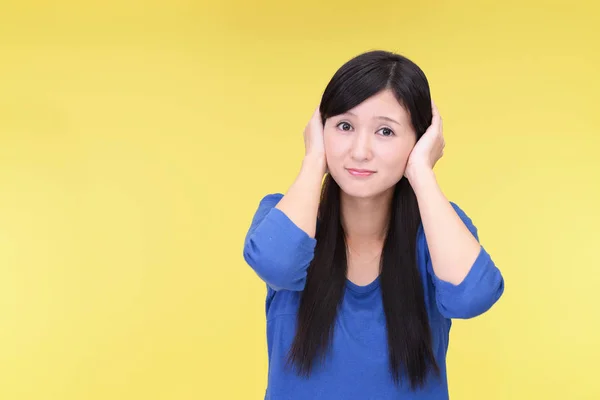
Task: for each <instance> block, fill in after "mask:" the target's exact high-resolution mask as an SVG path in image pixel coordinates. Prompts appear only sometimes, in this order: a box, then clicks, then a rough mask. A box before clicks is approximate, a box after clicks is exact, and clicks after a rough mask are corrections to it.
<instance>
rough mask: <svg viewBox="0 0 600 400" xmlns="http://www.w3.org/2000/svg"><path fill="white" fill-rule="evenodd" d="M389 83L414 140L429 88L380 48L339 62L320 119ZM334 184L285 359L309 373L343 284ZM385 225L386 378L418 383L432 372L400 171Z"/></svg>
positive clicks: (324, 196) (328, 183)
mask: <svg viewBox="0 0 600 400" xmlns="http://www.w3.org/2000/svg"><path fill="white" fill-rule="evenodd" d="M385 89H390V90H391V91H392V92H393V93H394V95H395V97H396V99H397V100H398V102H399V103H400V104H401V105H402V106H403V107H404V108H405V109H406V111H407V112H408V113H409V115H410V119H411V123H412V127H413V129H414V130H415V132H416V135H417V140H418V139H419V138H420V137H421V136H422V135H423V133H425V130H426V129H427V127H429V125H430V124H431V119H432V112H431V95H430V92H429V84H428V81H427V78H426V77H425V74H424V73H423V71H422V70H421V69H420V68H419V67H418V66H417V65H416V64H415V63H413V62H412V61H410V60H409V59H407V58H406V57H403V56H401V55H398V54H395V53H391V52H387V51H381V50H377V51H371V52H367V53H363V54H361V55H358V56H357V57H355V58H353V59H351V60H349V61H348V62H346V63H345V64H344V65H342V67H341V68H340V69H339V70H338V71H337V72H336V73H335V74H334V76H333V77H332V79H331V81H330V82H329V84H328V85H327V87H326V88H325V91H324V93H323V96H322V99H321V105H320V112H321V116H322V122H323V123H325V120H326V119H327V118H330V117H333V116H336V115H339V114H342V113H345V112H347V111H348V110H350V109H352V108H354V107H356V106H357V105H359V104H360V103H362V102H363V101H365V100H367V99H368V98H370V97H371V96H373V95H375V94H377V93H379V92H381V91H382V90H385ZM340 198H341V194H340V187H339V186H338V184H337V183H336V182H335V180H334V179H333V178H332V177H331V175H327V176H326V177H325V182H324V184H323V189H322V193H321V202H320V205H319V211H318V215H319V227H318V229H317V233H316V240H317V244H316V248H315V255H314V258H313V260H312V262H311V264H310V266H309V268H308V271H307V273H308V276H307V281H306V286H305V288H304V290H303V292H302V293H301V299H300V306H299V310H298V320H297V328H296V334H295V337H294V341H293V343H292V346H291V348H290V352H289V354H288V365H293V366H295V367H296V370H297V372H298V374H299V375H303V376H309V375H310V374H311V371H312V370H313V366H314V363H315V362H322V361H323V360H324V359H325V357H326V355H327V352H328V349H329V346H330V342H331V339H332V337H333V330H334V326H335V319H336V315H337V311H338V307H339V305H340V304H341V302H342V299H343V296H344V290H345V286H346V273H347V258H346V240H345V234H344V230H343V227H342V219H341V211H340ZM389 218H390V219H389V226H388V229H387V233H386V237H385V240H384V245H383V251H382V256H381V263H380V284H381V292H382V301H383V309H384V311H385V318H386V325H387V340H388V349H389V367H390V374H391V379H393V381H394V382H395V383H396V384H400V382H401V377H402V376H405V377H406V378H408V381H409V383H410V386H411V388H413V389H416V388H418V387H420V386H422V385H423V384H424V383H425V381H426V379H427V375H428V373H429V372H430V371H434V372H435V373H436V374H439V367H438V365H437V363H436V360H435V357H434V354H433V350H432V338H431V330H430V326H429V319H428V315H427V310H426V308H425V299H424V293H423V287H422V280H421V278H422V277H421V276H420V273H419V270H418V268H417V260H416V242H417V231H418V229H419V225H420V224H421V217H420V213H419V207H418V203H417V199H416V196H415V193H414V191H413V189H412V187H411V186H410V184H409V183H408V181H407V180H406V178H404V177H403V178H402V179H401V180H400V181H399V182H398V183H397V184H396V186H395V188H394V194H393V197H392V204H391V212H390V216H389Z"/></svg>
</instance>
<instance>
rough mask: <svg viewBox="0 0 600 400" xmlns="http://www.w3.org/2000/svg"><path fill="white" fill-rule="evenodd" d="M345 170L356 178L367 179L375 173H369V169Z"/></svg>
mask: <svg viewBox="0 0 600 400" xmlns="http://www.w3.org/2000/svg"><path fill="white" fill-rule="evenodd" d="M346 170H347V171H348V172H349V173H350V175H352V176H358V177H367V176H371V175H373V174H374V173H375V171H371V170H369V169H356V168H347V169H346Z"/></svg>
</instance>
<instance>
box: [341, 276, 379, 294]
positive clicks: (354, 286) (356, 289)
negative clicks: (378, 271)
mask: <svg viewBox="0 0 600 400" xmlns="http://www.w3.org/2000/svg"><path fill="white" fill-rule="evenodd" d="M346 287H347V288H348V289H350V290H352V291H353V292H356V293H368V292H371V291H373V290H375V289H377V288H378V287H379V276H377V278H375V280H373V282H371V283H367V284H366V285H363V286H361V285H357V284H356V283H354V282H352V281H351V280H350V279H348V278H346Z"/></svg>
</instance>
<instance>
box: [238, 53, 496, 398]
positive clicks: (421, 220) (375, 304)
mask: <svg viewBox="0 0 600 400" xmlns="http://www.w3.org/2000/svg"><path fill="white" fill-rule="evenodd" d="M304 138H305V145H306V154H305V157H304V160H303V163H302V167H301V170H300V173H299V174H298V176H297V178H296V180H295V181H294V183H293V184H292V185H291V187H290V188H289V190H288V191H287V193H286V194H285V195H281V194H271V195H267V196H266V197H264V199H263V200H262V201H261V202H260V205H259V208H258V211H257V212H256V214H255V216H254V218H253V221H252V225H251V227H250V229H249V231H248V234H247V237H246V241H245V244H244V257H245V259H246V261H247V263H248V264H249V265H250V266H251V267H252V268H253V269H254V270H255V271H256V273H257V275H258V276H259V277H260V278H262V279H263V280H264V281H265V282H266V284H267V300H266V314H267V341H268V356H269V376H268V388H267V391H266V396H265V398H266V399H361V400H362V399H447V398H448V385H447V379H446V364H445V357H446V351H447V348H448V336H449V331H450V325H451V319H453V318H472V317H475V316H477V315H480V314H482V313H483V312H485V311H487V310H488V309H489V308H490V307H491V306H492V305H493V304H494V303H495V302H496V301H497V300H498V299H499V298H500V296H501V295H502V293H503V289H504V281H503V278H502V275H501V273H500V271H499V270H498V269H497V268H496V266H495V265H494V262H493V261H492V260H491V258H490V256H489V254H488V253H487V252H486V251H485V249H484V248H483V247H482V246H481V245H480V243H479V239H478V235H477V229H476V228H475V226H474V225H473V224H472V222H471V220H470V219H469V217H468V216H467V215H466V214H465V213H464V212H463V211H462V210H461V209H460V208H459V207H458V206H457V205H456V204H455V203H452V202H450V201H448V200H447V199H446V198H445V197H444V194H443V193H442V191H441V190H440V188H439V186H438V184H437V182H436V178H435V175H434V172H433V167H434V165H435V163H436V162H437V161H438V160H439V159H440V157H441V156H442V154H443V149H444V139H443V136H442V121H441V118H440V116H439V114H438V112H437V109H436V107H435V105H434V104H433V102H432V101H431V97H430V92H429V86H428V82H427V78H426V77H425V75H424V73H423V72H422V71H421V69H420V68H419V67H418V66H417V65H415V64H414V63H413V62H411V61H410V60H408V59H406V58H405V57H402V56H400V55H397V54H393V53H389V52H384V51H373V52H368V53H365V54H361V55H359V56H357V57H355V58H354V59H352V60H350V61H348V62H347V63H346V64H344V65H343V66H342V67H341V68H340V69H339V70H338V71H337V72H336V73H335V75H334V76H333V78H332V80H331V81H330V82H329V84H328V86H327V88H326V89H325V92H324V93H323V97H322V99H321V104H320V107H319V109H318V110H317V111H315V113H314V115H313V117H312V119H311V120H310V122H309V123H308V125H307V127H306V129H305V132H304ZM324 176H325V180H324V182H323V177H324Z"/></svg>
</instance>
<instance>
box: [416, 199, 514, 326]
mask: <svg viewBox="0 0 600 400" xmlns="http://www.w3.org/2000/svg"><path fill="white" fill-rule="evenodd" d="M451 204H452V206H453V207H454V210H455V211H456V213H457V214H458V215H459V216H460V218H461V220H462V221H463V223H464V224H465V225H466V226H467V228H469V231H471V233H472V234H473V236H474V237H475V238H476V239H477V241H478V242H479V236H478V233H477V228H476V227H475V225H473V222H472V221H471V219H470V218H469V217H468V216H467V215H466V214H465V212H464V211H463V210H461V209H460V207H458V205H456V204H455V203H452V202H451ZM426 258H427V260H426V262H427V271H428V273H429V275H430V276H431V277H432V280H433V284H434V286H435V296H436V303H437V306H438V309H439V311H440V313H441V314H442V315H443V316H444V317H446V318H456V319H467V318H473V317H476V316H478V315H480V314H483V313H484V312H486V311H487V310H489V309H490V308H491V307H492V306H493V305H494V304H495V303H496V302H497V301H498V299H499V298H500V297H501V296H502V294H503V292H504V278H503V277H502V273H501V272H500V270H499V269H498V268H497V267H496V265H495V263H494V261H493V260H492V258H491V257H490V255H489V254H488V252H487V251H486V250H485V248H484V247H483V246H482V245H481V244H480V249H479V254H478V256H477V258H476V259H475V261H474V262H473V265H472V266H471V269H470V270H469V272H468V274H467V276H466V277H465V278H464V279H463V281H462V282H460V283H459V284H457V285H455V284H452V283H450V282H447V281H444V280H442V279H440V278H438V277H437V276H436V274H435V272H434V270H433V266H432V264H431V257H430V254H429V248H427V252H426Z"/></svg>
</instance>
